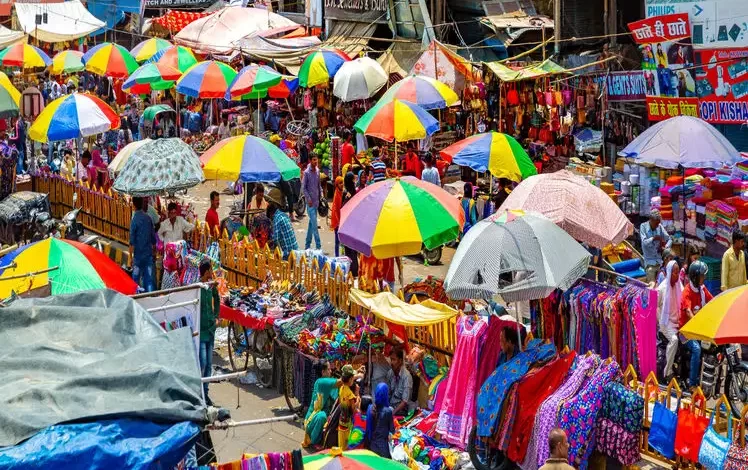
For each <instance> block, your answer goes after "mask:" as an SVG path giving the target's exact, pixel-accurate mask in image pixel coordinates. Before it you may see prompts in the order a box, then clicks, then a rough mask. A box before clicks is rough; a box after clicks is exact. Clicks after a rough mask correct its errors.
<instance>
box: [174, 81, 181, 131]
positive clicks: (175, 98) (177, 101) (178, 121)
mask: <svg viewBox="0 0 748 470" xmlns="http://www.w3.org/2000/svg"><path fill="white" fill-rule="evenodd" d="M174 102H175V103H176V105H177V137H182V123H181V122H180V120H181V114H179V93H177V92H176V91H175V92H174Z"/></svg>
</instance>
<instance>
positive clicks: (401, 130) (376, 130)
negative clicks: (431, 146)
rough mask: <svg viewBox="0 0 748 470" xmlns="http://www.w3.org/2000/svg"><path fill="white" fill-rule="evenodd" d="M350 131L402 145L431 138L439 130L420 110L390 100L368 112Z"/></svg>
mask: <svg viewBox="0 0 748 470" xmlns="http://www.w3.org/2000/svg"><path fill="white" fill-rule="evenodd" d="M353 128H354V129H356V130H357V131H358V132H360V133H362V134H366V135H370V136H372V137H379V138H380V139H382V140H386V141H388V142H392V141H393V140H397V141H399V142H404V141H406V140H415V139H423V138H425V137H426V136H427V135H431V134H433V133H434V132H436V131H438V130H439V122H438V121H437V120H436V119H435V118H434V117H433V116H432V115H430V114H429V113H428V112H426V111H425V110H424V109H423V108H421V107H420V106H418V105H416V104H413V103H410V102H408V101H400V100H398V99H394V100H392V101H390V102H387V103H383V102H380V103H379V104H377V105H376V106H374V107H373V108H371V109H370V110H368V111H367V112H366V113H365V114H364V115H363V116H361V118H360V119H359V120H358V121H356V124H355V125H354V126H353Z"/></svg>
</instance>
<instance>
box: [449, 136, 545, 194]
mask: <svg viewBox="0 0 748 470" xmlns="http://www.w3.org/2000/svg"><path fill="white" fill-rule="evenodd" d="M439 154H440V155H441V157H442V158H443V159H444V160H446V161H448V162H452V163H456V164H457V165H463V166H469V167H470V168H472V169H473V170H475V171H477V172H479V173H483V172H486V171H490V172H491V174H492V175H494V176H495V177H496V178H506V179H509V180H512V181H515V182H520V181H522V180H523V179H525V178H527V177H528V176H532V175H536V174H537V173H538V170H537V168H535V165H533V163H532V160H530V156H529V155H527V152H526V151H525V149H524V148H522V145H520V143H519V142H517V141H516V140H515V139H514V137H512V136H510V135H507V134H501V133H499V132H487V133H485V134H475V135H473V136H470V137H468V138H467V139H462V140H461V141H459V142H455V143H454V144H452V145H450V146H449V147H447V148H445V149H444V150H442V151H441V152H439Z"/></svg>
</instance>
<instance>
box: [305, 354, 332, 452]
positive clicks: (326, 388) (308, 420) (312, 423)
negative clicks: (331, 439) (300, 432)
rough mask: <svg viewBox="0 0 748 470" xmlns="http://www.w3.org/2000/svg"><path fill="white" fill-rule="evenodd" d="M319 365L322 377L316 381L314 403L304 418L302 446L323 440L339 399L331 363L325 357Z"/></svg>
mask: <svg viewBox="0 0 748 470" xmlns="http://www.w3.org/2000/svg"><path fill="white" fill-rule="evenodd" d="M317 367H318V369H319V374H320V378H319V379H317V380H316V381H315V382H314V388H313V390H312V403H311V405H310V406H309V409H308V410H307V412H306V417H305V418H304V442H302V443H301V445H302V447H310V446H313V445H317V444H319V443H320V441H321V440H322V431H323V430H324V428H325V423H326V422H327V415H328V414H329V413H330V410H331V409H332V405H333V403H335V400H337V399H338V387H339V384H338V380H337V379H335V378H333V377H330V364H329V363H328V362H327V361H325V360H324V359H323V360H321V361H320V362H319V363H318V364H317Z"/></svg>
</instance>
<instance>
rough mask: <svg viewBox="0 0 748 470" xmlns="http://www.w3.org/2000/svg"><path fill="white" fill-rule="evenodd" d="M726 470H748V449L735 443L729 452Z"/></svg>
mask: <svg viewBox="0 0 748 470" xmlns="http://www.w3.org/2000/svg"><path fill="white" fill-rule="evenodd" d="M725 470H748V449H746V448H745V447H740V446H739V445H738V444H735V443H733V444H732V445H731V446H730V450H728V451H727V460H725Z"/></svg>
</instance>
